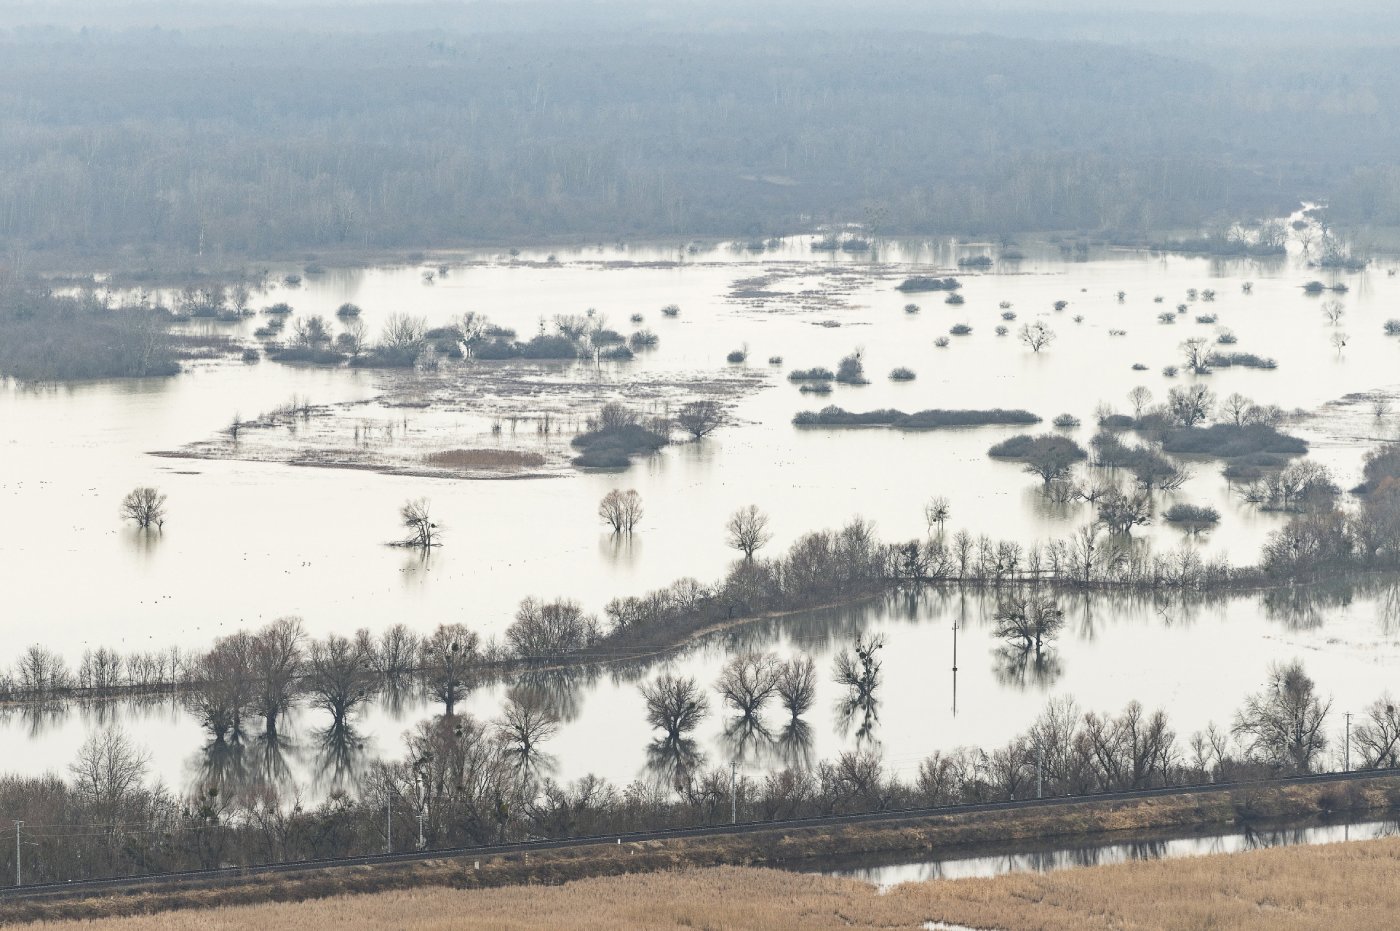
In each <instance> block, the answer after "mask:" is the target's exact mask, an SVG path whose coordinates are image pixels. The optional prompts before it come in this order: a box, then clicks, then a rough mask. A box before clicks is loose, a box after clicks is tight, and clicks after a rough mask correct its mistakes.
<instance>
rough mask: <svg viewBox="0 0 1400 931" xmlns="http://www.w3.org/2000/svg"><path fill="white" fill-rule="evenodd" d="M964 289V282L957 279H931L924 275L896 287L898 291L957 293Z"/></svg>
mask: <svg viewBox="0 0 1400 931" xmlns="http://www.w3.org/2000/svg"><path fill="white" fill-rule="evenodd" d="M961 287H962V282H960V281H958V279H956V278H929V277H927V276H924V275H914V276H913V277H910V278H905V279H904V281H902V282H900V283H899V284H898V285H896V286H895V290H897V291H906V292H908V291H956V290H957V289H958V288H961Z"/></svg>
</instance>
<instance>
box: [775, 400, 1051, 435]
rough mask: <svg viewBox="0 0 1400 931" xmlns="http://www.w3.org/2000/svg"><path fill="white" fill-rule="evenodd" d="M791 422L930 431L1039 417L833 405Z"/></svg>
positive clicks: (1007, 412) (1026, 421) (1014, 412)
mask: <svg viewBox="0 0 1400 931" xmlns="http://www.w3.org/2000/svg"><path fill="white" fill-rule="evenodd" d="M792 422H793V423H794V424H795V425H797V426H799V427H814V426H820V427H867V426H885V427H896V428H898V429H901V430H932V429H937V428H940V427H980V426H988V425H992V424H1035V423H1040V418H1039V417H1037V416H1036V415H1035V414H1032V413H1031V412H1030V411H1022V410H1003V409H1001V408H993V409H991V410H940V409H933V410H925V411H916V412H915V413H912V414H906V413H904V412H903V411H899V410H894V409H893V408H886V409H884V410H874V411H867V412H865V413H856V412H853V411H847V410H844V409H842V408H840V407H836V406H834V405H833V406H830V407H825V408H822V409H821V410H820V411H803V412H802V413H799V414H798V415H797V416H795V417H793V419H792Z"/></svg>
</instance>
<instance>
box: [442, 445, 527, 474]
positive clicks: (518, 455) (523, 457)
mask: <svg viewBox="0 0 1400 931" xmlns="http://www.w3.org/2000/svg"><path fill="white" fill-rule="evenodd" d="M423 461H424V462H426V463H427V464H428V465H430V466H437V467H438V468H439V469H527V468H530V469H533V468H539V467H540V466H542V465H544V456H541V455H540V454H539V453H526V452H521V451H520V450H518V449H444V450H442V451H441V452H436V453H428V455H426V456H424V457H423Z"/></svg>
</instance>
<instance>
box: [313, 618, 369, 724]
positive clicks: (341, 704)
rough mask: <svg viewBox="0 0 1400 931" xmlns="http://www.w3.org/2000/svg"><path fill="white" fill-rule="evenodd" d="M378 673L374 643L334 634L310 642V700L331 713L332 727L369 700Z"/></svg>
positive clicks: (343, 720)
mask: <svg viewBox="0 0 1400 931" xmlns="http://www.w3.org/2000/svg"><path fill="white" fill-rule="evenodd" d="M378 677H379V672H378V670H376V669H375V667H374V655H373V644H372V643H371V642H370V641H369V640H368V638H360V637H357V638H356V639H354V640H351V639H349V638H348V637H342V636H340V635H339V634H331V635H329V636H328V637H326V639H325V640H324V641H317V642H314V643H312V644H311V648H310V650H309V651H308V653H307V658H306V687H307V689H308V691H310V693H311V703H312V704H313V705H315V706H316V707H318V708H322V709H324V710H325V711H326V712H327V713H328V714H330V716H331V726H332V727H344V726H345V724H346V721H347V719H348V718H349V716H350V713H351V711H353V710H354V709H355V708H356V707H358V706H359V705H361V704H363V703H364V702H367V701H369V699H370V698H371V697H372V696H373V694H374V686H375V683H376V680H377V679H378Z"/></svg>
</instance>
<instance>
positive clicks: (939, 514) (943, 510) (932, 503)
mask: <svg viewBox="0 0 1400 931" xmlns="http://www.w3.org/2000/svg"><path fill="white" fill-rule="evenodd" d="M950 513H951V507H950V506H949V504H948V499H947V498H945V497H943V496H942V495H936V496H934V497H932V498H929V499H928V503H927V504H925V505H924V524H925V526H926V527H927V528H928V533H929V536H933V528H934V527H937V528H938V532H939V533H942V532H943V524H944V523H945V522H947V520H948V517H949V514H950Z"/></svg>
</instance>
